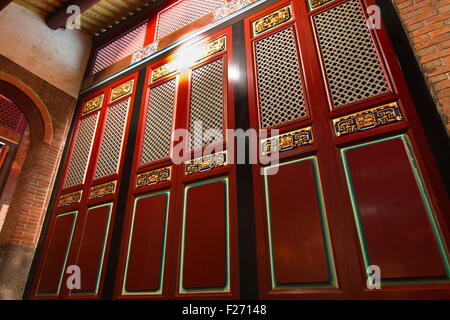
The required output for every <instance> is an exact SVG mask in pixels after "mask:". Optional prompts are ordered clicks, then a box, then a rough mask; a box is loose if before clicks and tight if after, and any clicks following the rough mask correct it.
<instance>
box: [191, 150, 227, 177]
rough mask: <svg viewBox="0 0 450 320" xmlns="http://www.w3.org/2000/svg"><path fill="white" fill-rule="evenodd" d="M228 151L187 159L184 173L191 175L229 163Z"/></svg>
mask: <svg viewBox="0 0 450 320" xmlns="http://www.w3.org/2000/svg"><path fill="white" fill-rule="evenodd" d="M227 156H228V155H227V152H226V151H222V152H218V153H214V154H210V155H207V156H204V157H199V158H196V159H193V160H189V161H186V163H185V167H184V173H185V174H186V175H190V174H193V173H197V172H203V171H207V170H211V169H214V168H218V167H224V166H226V165H227Z"/></svg>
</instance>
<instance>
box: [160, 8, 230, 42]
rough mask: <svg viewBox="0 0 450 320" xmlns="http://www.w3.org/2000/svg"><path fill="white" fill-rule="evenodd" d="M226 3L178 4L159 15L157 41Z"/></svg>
mask: <svg viewBox="0 0 450 320" xmlns="http://www.w3.org/2000/svg"><path fill="white" fill-rule="evenodd" d="M226 3H227V0H181V1H179V2H177V3H176V4H175V5H173V6H172V7H170V8H169V9H167V10H165V11H163V12H161V13H160V14H159V17H158V25H157V26H156V39H155V41H157V40H159V39H161V38H164V37H165V36H167V35H168V34H170V33H172V32H174V31H176V30H178V29H180V28H182V27H184V26H185V25H187V24H188V23H191V22H192V21H194V20H197V19H198V18H200V17H203V16H204V15H205V14H208V13H210V12H211V11H214V10H215V9H217V8H219V7H221V6H223V5H225V4H226Z"/></svg>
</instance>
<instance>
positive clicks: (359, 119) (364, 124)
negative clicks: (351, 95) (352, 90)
mask: <svg viewBox="0 0 450 320" xmlns="http://www.w3.org/2000/svg"><path fill="white" fill-rule="evenodd" d="M402 120H403V117H402V114H401V112H400V108H399V106H398V105H397V103H395V102H393V103H389V104H386V105H383V106H380V107H376V108H372V109H369V110H365V111H361V112H356V113H352V114H350V115H347V116H344V117H340V118H337V119H333V127H334V131H335V134H336V136H337V137H339V136H342V135H345V134H349V133H353V132H356V131H363V130H368V129H372V128H375V127H379V126H382V125H385V124H388V123H392V122H398V121H402Z"/></svg>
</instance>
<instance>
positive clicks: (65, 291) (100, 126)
mask: <svg viewBox="0 0 450 320" xmlns="http://www.w3.org/2000/svg"><path fill="white" fill-rule="evenodd" d="M130 80H133V81H134V83H133V86H132V88H131V91H130V92H126V94H125V95H123V96H120V97H118V98H117V99H115V100H114V101H111V99H110V97H111V94H112V90H113V89H114V88H116V87H118V86H120V85H122V84H124V83H126V82H128V81H130ZM136 84H137V74H133V75H131V76H128V77H126V78H123V79H121V80H119V81H117V82H116V83H114V84H112V85H110V86H108V87H106V88H104V89H101V90H99V91H97V92H94V93H93V94H91V95H89V96H87V97H86V98H85V99H83V100H82V101H81V103H80V106H79V108H78V120H77V124H76V129H75V131H74V135H73V138H72V141H71V146H70V147H69V152H68V156H67V159H69V160H68V161H67V163H66V165H65V168H64V170H63V179H61V185H60V186H59V189H58V192H57V196H56V204H55V208H54V209H53V217H52V218H51V222H50V228H49V230H50V232H49V233H48V235H47V237H46V240H45V243H44V250H43V252H44V254H43V256H42V258H41V261H40V262H39V263H38V267H37V272H36V276H35V279H34V282H33V286H32V291H31V298H33V299H97V298H99V297H101V294H102V286H103V281H104V277H105V274H104V272H105V268H106V262H105V261H107V258H108V254H109V244H110V238H111V230H112V227H111V226H112V225H113V223H114V215H115V210H116V209H115V208H116V204H117V200H118V199H117V198H118V190H119V187H120V182H121V177H122V164H123V162H124V154H125V148H124V145H125V141H127V137H128V131H129V123H130V118H131V112H132V108H133V104H134V95H135V90H136ZM102 94H103V95H104V98H103V101H102V104H101V105H100V107H99V108H96V109H94V110H92V111H90V112H87V113H85V114H83V107H84V105H85V103H86V102H87V101H89V100H91V99H92V98H95V97H97V96H99V95H102ZM128 99H129V104H128V112H127V114H126V116H125V122H124V132H123V135H122V141H117V143H120V144H121V147H120V153H119V158H118V165H117V168H118V170H117V173H115V174H111V175H108V176H104V177H100V178H98V179H94V177H95V171H96V166H97V162H98V156H99V152H100V147H101V144H102V140H103V134H104V130H105V123H106V116H107V112H108V110H109V108H110V107H111V106H114V105H116V104H117V103H120V102H122V101H124V100H128ZM95 114H98V122H97V126H96V130H95V132H94V138H93V144H92V147H91V151H90V154H89V158H88V163H87V167H86V174H85V178H84V182H83V183H82V184H79V185H75V186H70V187H68V188H64V187H63V186H64V184H65V180H66V179H67V174H68V169H69V164H70V159H73V157H74V154H73V153H74V151H73V149H74V143H75V139H76V137H77V134H78V132H79V125H80V121H81V120H82V119H85V118H87V117H91V116H93V115H95ZM114 181H116V184H115V188H114V192H113V193H109V194H108V193H101V194H99V195H97V196H92V197H91V196H90V193H91V189H92V187H95V186H98V185H102V184H106V183H111V182H114ZM80 190H81V191H82V196H81V199H80V200H79V201H78V202H74V203H72V204H69V205H59V202H60V200H61V197H62V196H64V195H66V194H70V193H72V192H77V191H80ZM110 210H111V212H110ZM72 211H77V221H76V225H75V227H74V231H73V235H72V244H71V247H70V250H69V252H68V255H67V262H66V267H67V266H69V265H78V266H80V268H81V273H82V277H81V282H82V287H81V289H80V290H74V291H73V292H71V290H70V289H69V288H68V287H67V285H66V280H67V278H68V277H69V276H70V274H68V273H66V270H62V272H63V277H62V281H61V288H60V292H59V295H46V294H39V293H40V292H42V291H41V289H39V291H38V292H37V291H36V290H37V285H38V283H39V282H40V281H41V280H40V279H41V278H42V279H46V278H51V279H53V280H52V281H56V280H55V279H56V278H57V279H58V280H59V278H58V277H59V274H57V273H55V274H53V273H52V274H50V271H49V270H46V269H44V268H43V266H44V261H45V260H43V259H45V256H46V255H47V254H48V253H47V252H48V250H51V246H52V243H54V242H55V241H57V239H59V238H61V237H63V238H64V239H66V238H67V237H70V236H71V233H70V231H71V229H70V230H69V229H68V227H65V228H61V226H60V223H58V220H59V218H58V217H60V216H61V214H65V213H69V212H72ZM65 217H69V216H65ZM66 219H67V218H66ZM62 243H63V242H62ZM61 245H62V244H61ZM58 250H60V251H61V250H63V249H58ZM59 255H62V253H61V252H59ZM76 291H78V292H76Z"/></svg>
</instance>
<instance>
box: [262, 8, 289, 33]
mask: <svg viewBox="0 0 450 320" xmlns="http://www.w3.org/2000/svg"><path fill="white" fill-rule="evenodd" d="M291 12H292V10H291V6H287V7H284V8H281V9H280V10H277V11H275V12H272V13H270V14H268V15H266V16H264V17H262V18H260V19H258V20H256V21H255V22H253V35H258V34H261V33H263V32H265V31H267V30H269V29H272V28H274V27H276V26H278V25H280V24H282V23H285V22H287V21H289V20H291V18H292V13H291Z"/></svg>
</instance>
